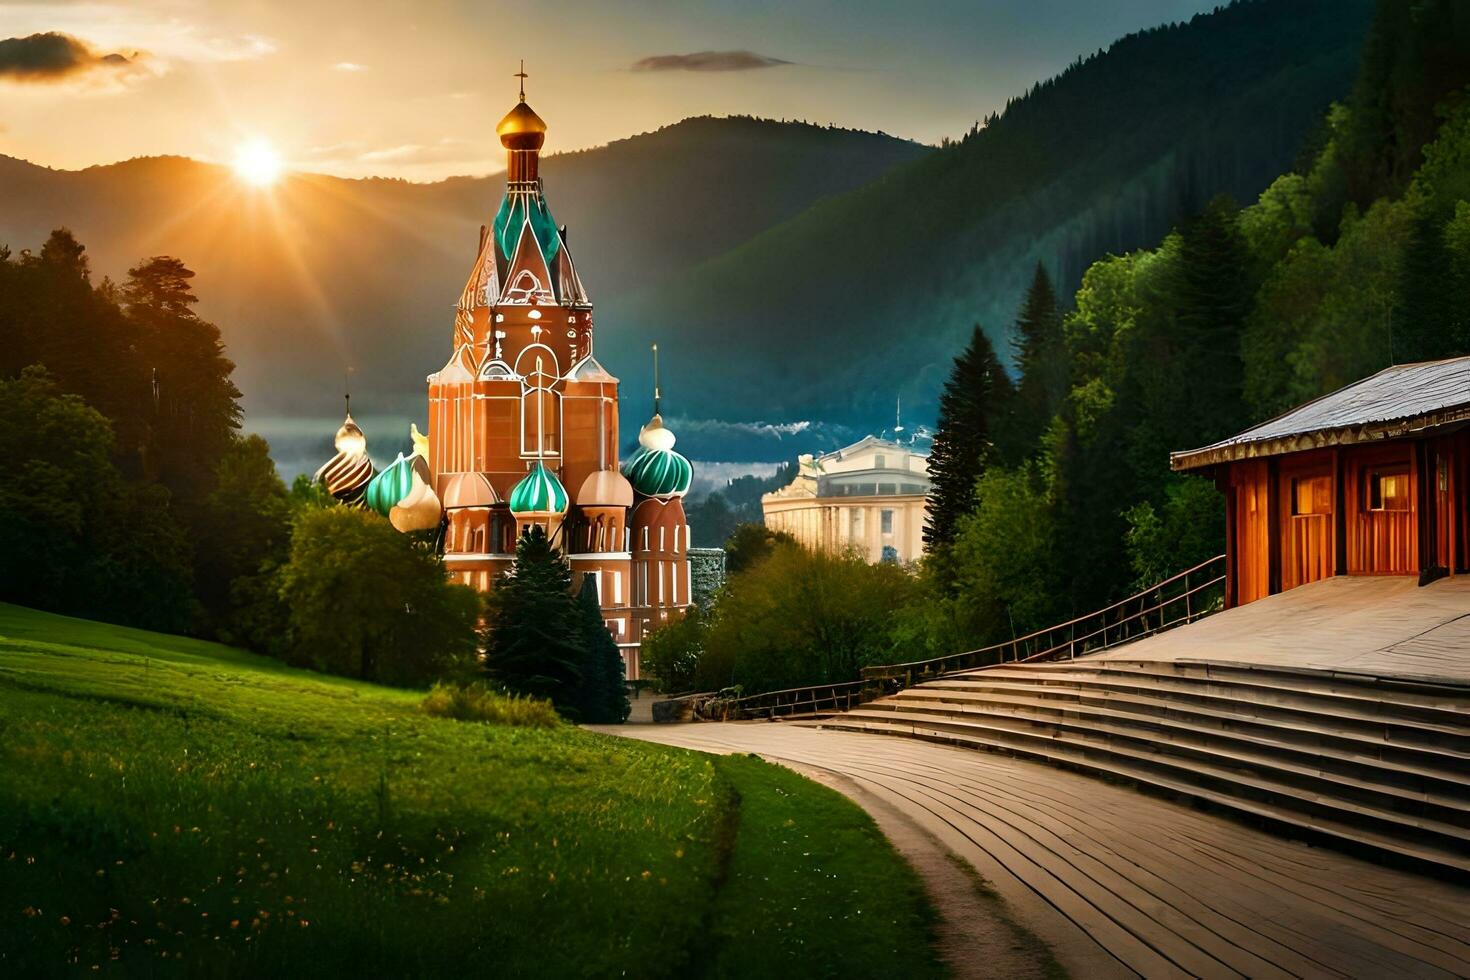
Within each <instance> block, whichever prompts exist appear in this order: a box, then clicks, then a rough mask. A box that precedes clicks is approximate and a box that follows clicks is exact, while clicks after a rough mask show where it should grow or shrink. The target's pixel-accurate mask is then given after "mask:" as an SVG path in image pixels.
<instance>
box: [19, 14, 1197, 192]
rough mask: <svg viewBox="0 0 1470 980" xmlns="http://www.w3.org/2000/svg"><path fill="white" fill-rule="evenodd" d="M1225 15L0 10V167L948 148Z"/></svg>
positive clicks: (444, 172) (480, 168) (452, 168)
mask: <svg viewBox="0 0 1470 980" xmlns="http://www.w3.org/2000/svg"><path fill="white" fill-rule="evenodd" d="M1217 3H1218V0H969V2H964V0H908V2H904V3H895V2H892V0H775V2H771V0H711V2H705V3H697V4H696V3H692V2H672V0H629V2H621V0H600V2H599V0H539V2H538V0H519V2H514V3H509V2H502V0H114V2H109V0H78V2H72V0H0V153H3V154H7V155H10V156H15V157H20V158H22V159H26V160H30V161H32V162H34V163H39V164H43V165H47V166H52V167H60V168H65V169H77V168H81V167H86V166H90V165H93V164H98V163H110V162H113V161H117V160H122V159H128V158H130V157H135V156H151V155H158V154H178V155H183V156H189V157H194V158H196V159H202V160H212V161H218V162H229V161H231V160H232V159H234V158H235V157H236V155H237V154H238V152H239V148H240V147H241V146H243V145H251V146H259V145H261V144H262V143H263V144H265V145H267V146H269V147H272V148H274V151H275V152H276V153H278V154H279V156H280V157H281V158H282V159H283V160H284V162H285V164H286V166H288V167H289V168H291V169H299V170H306V171H312V172H318V173H330V174H336V175H339V176H346V177H361V176H384V177H399V178H404V179H408V180H437V179H440V178H443V177H446V176H450V175H454V174H476V175H478V174H486V173H492V172H495V171H498V170H501V169H503V167H504V163H503V159H504V157H503V151H502V150H501V148H500V145H499V142H498V141H497V140H496V138H495V132H494V128H495V123H496V122H497V121H498V120H499V118H500V117H501V115H503V114H504V112H505V111H506V110H507V109H509V108H510V106H511V105H512V104H513V102H514V100H515V95H516V82H517V80H516V79H515V78H513V77H512V75H513V74H514V73H515V72H516V70H517V66H518V63H519V59H522V58H524V59H525V63H526V71H527V73H528V74H529V76H530V77H529V78H528V79H527V81H526V90H527V98H528V101H529V102H530V103H531V104H532V105H533V106H534V107H535V108H536V110H537V112H538V113H539V114H540V115H541V116H542V117H543V118H545V119H546V120H547V121H548V123H549V125H550V131H549V133H548V139H547V150H548V151H549V152H555V151H558V150H572V149H581V148H584V147H588V146H596V145H599V144H602V143H606V142H608V141H610V140H615V139H619V138H622V137H626V136H631V135H634V134H636V133H640V132H647V131H649V130H653V129H656V128H658V127H659V126H663V125H666V124H669V123H673V122H677V121H678V120H680V119H683V118H686V117H688V116H694V115H707V114H713V115H725V114H737V113H740V114H749V115H757V116H766V117H771V118H778V119H782V118H784V119H804V120H808V121H811V122H817V123H824V124H825V123H834V124H837V125H840V126H847V127H853V128H860V129H868V130H881V131H884V132H887V133H891V134H893V135H896V136H902V137H907V138H910V139H914V140H919V141H921V142H926V143H937V142H938V141H939V140H940V139H941V138H943V137H945V136H956V135H959V134H960V133H963V132H964V131H965V130H966V129H968V128H969V127H970V126H971V125H972V124H973V123H974V122H975V121H976V120H977V119H980V118H982V117H984V116H985V115H986V114H988V113H989V112H991V111H993V110H998V109H1000V108H1002V107H1003V106H1004V104H1005V101H1006V99H1007V98H1008V97H1011V96H1013V95H1018V94H1020V93H1022V92H1024V91H1025V90H1026V88H1028V87H1029V86H1030V85H1031V84H1032V83H1033V82H1036V81H1039V80H1041V79H1044V78H1047V77H1049V76H1051V75H1054V74H1056V73H1057V72H1059V71H1061V70H1062V69H1063V68H1065V67H1066V66H1067V64H1068V63H1070V62H1071V61H1072V60H1074V59H1075V58H1076V57H1077V56H1079V55H1081V54H1085V53H1090V52H1093V51H1096V50H1097V49H1098V48H1101V47H1105V46H1106V45H1107V44H1108V43H1110V42H1111V41H1113V40H1115V39H1116V38H1118V37H1121V36H1122V35H1124V34H1127V33H1130V32H1132V31H1136V30H1139V29H1142V28H1146V27H1151V26H1155V25H1157V24H1161V23H1164V22H1167V21H1173V20H1182V19H1187V18H1189V17H1191V16H1193V15H1194V14H1196V13H1200V12H1202V11H1205V10H1208V9H1210V8H1212V7H1214V6H1216V4H1217Z"/></svg>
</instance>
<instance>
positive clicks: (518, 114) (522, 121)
mask: <svg viewBox="0 0 1470 980" xmlns="http://www.w3.org/2000/svg"><path fill="white" fill-rule="evenodd" d="M495 135H496V136H499V137H500V145H501V146H503V147H505V148H506V149H507V150H539V149H541V144H542V143H545V142H546V121H545V120H544V119H542V118H541V117H540V116H538V115H536V110H535V109H532V108H531V107H530V106H528V105H526V99H525V96H524V95H523V96H521V101H519V102H517V103H516V104H515V108H513V109H511V110H510V111H509V112H507V113H506V114H505V118H503V119H501V120H500V122H498V123H496V124H495Z"/></svg>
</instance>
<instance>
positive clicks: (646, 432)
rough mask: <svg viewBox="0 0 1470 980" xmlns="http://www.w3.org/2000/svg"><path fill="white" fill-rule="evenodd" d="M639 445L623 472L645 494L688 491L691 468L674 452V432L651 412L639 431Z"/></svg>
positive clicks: (672, 495)
mask: <svg viewBox="0 0 1470 980" xmlns="http://www.w3.org/2000/svg"><path fill="white" fill-rule="evenodd" d="M638 445H639V449H638V451H637V452H636V453H634V454H633V456H632V458H631V459H629V460H628V461H627V462H626V463H624V464H623V475H624V476H626V477H627V478H628V480H629V481H630V482H632V484H633V489H634V490H637V491H638V492H639V493H641V494H643V495H644V496H645V497H682V496H684V494H686V493H688V492H689V483H690V481H691V480H693V478H694V469H693V467H691V466H690V465H689V460H687V459H685V458H684V457H683V456H681V455H679V454H678V453H676V452H674V433H673V432H671V431H669V430H668V429H666V428H664V420H663V417H662V416H660V415H658V414H657V413H655V414H654V416H653V418H651V419H649V420H648V424H647V425H645V426H644V427H643V429H642V430H641V431H640V432H639V433H638Z"/></svg>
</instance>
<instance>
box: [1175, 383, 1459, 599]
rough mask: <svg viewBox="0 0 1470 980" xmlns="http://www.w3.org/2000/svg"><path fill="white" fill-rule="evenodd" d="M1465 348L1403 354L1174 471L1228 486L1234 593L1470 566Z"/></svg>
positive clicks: (1180, 456) (1188, 457) (1192, 453)
mask: <svg viewBox="0 0 1470 980" xmlns="http://www.w3.org/2000/svg"><path fill="white" fill-rule="evenodd" d="M1467 422H1470V357H1458V358H1452V359H1450V360H1444V361H1431V362H1425V363H1420V364H1400V365H1395V366H1394V367H1390V368H1386V369H1384V370H1383V371H1380V372H1379V373H1377V374H1375V375H1373V376H1372V377H1370V378H1365V379H1364V380H1362V381H1359V382H1357V383H1355V384H1351V385H1348V386H1347V387H1346V388H1343V389H1341V390H1339V391H1335V392H1333V393H1332V394H1330V395H1324V396H1323V397H1321V398H1318V399H1317V400H1315V401H1311V402H1308V403H1307V404H1305V405H1302V406H1301V407H1299V408H1295V409H1293V410H1291V411H1290V412H1287V413H1286V414H1284V415H1281V416H1279V417H1277V418H1275V419H1272V420H1271V421H1269V422H1263V423H1262V424H1260V425H1257V426H1255V427H1254V428H1251V429H1247V430H1246V431H1244V432H1242V433H1240V434H1239V435H1235V436H1231V437H1230V438H1229V439H1225V440H1222V441H1221V442H1217V443H1215V444H1214V445H1211V446H1205V447H1203V448H1201V449H1192V450H1188V451H1185V452H1177V453H1173V454H1172V455H1171V456H1170V464H1171V466H1172V467H1173V469H1175V470H1176V471H1187V472H1193V473H1196V474H1199V475H1207V476H1208V475H1212V476H1213V477H1214V479H1215V484H1216V486H1218V487H1219V488H1220V490H1221V491H1222V492H1223V493H1224V494H1225V517H1226V539H1227V540H1226V554H1227V556H1228V570H1227V579H1226V582H1227V585H1226V605H1229V606H1237V605H1243V604H1244V603H1247V602H1251V601H1254V600H1256V599H1260V598H1262V597H1263V596H1267V595H1270V594H1273V593H1276V592H1282V591H1285V590H1286V589H1292V588H1296V587H1297V586H1299V585H1305V584H1307V583H1308V582H1315V581H1317V580H1318V579H1323V578H1327V577H1328V576H1332V575H1413V576H1416V577H1417V578H1418V579H1419V582H1420V584H1421V585H1422V584H1424V583H1425V582H1428V581H1430V580H1432V579H1435V578H1438V577H1440V576H1442V575H1452V574H1455V573H1458V572H1463V571H1465V570H1466V568H1467V566H1470V520H1467V515H1466V502H1467V493H1466V489H1467V487H1470V427H1467Z"/></svg>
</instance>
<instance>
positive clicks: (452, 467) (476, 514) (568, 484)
mask: <svg viewBox="0 0 1470 980" xmlns="http://www.w3.org/2000/svg"><path fill="white" fill-rule="evenodd" d="M521 77H522V80H523V82H522V88H521V95H520V101H519V102H518V103H517V104H516V105H515V106H514V107H513V108H512V109H511V110H510V112H508V113H507V114H506V115H505V118H503V119H501V120H500V123H499V124H498V125H497V126H496V133H497V135H498V136H499V137H500V142H501V144H502V145H503V146H504V147H505V150H506V155H507V161H506V163H507V167H506V185H505V196H504V198H503V199H502V200H501V202H500V206H499V209H498V210H497V211H496V212H495V215H494V218H493V219H492V220H491V222H490V224H488V225H483V226H481V229H480V240H479V243H478V248H477V252H476V255H475V259H474V264H473V265H472V266H471V268H470V274H469V278H468V281H467V282H466V283H465V287H464V290H463V292H462V293H461V294H460V297H459V302H458V305H457V306H456V308H455V315H454V329H453V337H452V342H451V345H450V348H451V349H450V356H449V360H448V362H447V363H446V364H445V365H444V366H443V367H442V368H440V369H439V370H438V371H436V372H434V373H433V374H430V375H429V376H428V379H427V380H428V428H429V431H428V435H427V437H424V436H421V435H419V434H418V433H417V431H415V433H414V436H415V439H414V442H415V449H414V452H413V454H412V455H411V456H409V457H403V456H400V457H399V458H398V460H397V461H396V462H394V463H393V464H392V465H391V466H389V467H387V468H386V469H384V470H383V472H382V473H379V474H377V475H375V476H373V475H372V469H371V463H367V462H366V455H365V440H364V438H363V435H362V432H361V430H360V429H358V428H357V426H356V425H355V424H354V423H353V422H352V419H351V416H350V415H349V416H348V419H347V421H346V422H345V423H344V426H343V429H342V430H341V431H339V433H338V450H339V452H338V456H337V457H334V459H333V460H332V461H330V462H329V463H328V464H327V465H326V466H324V467H323V468H322V471H321V472H320V473H319V474H318V476H319V479H321V480H322V481H323V482H324V483H326V484H327V487H328V489H329V490H330V491H331V492H333V494H334V495H335V496H337V497H338V498H339V499H342V500H361V501H362V502H363V503H365V504H366V505H367V506H370V507H372V508H373V509H375V510H377V511H379V513H382V514H383V516H385V517H387V518H388V519H389V520H390V521H392V522H393V524H394V526H395V527H397V528H398V529H399V530H402V531H413V530H431V529H433V528H434V527H438V528H439V531H440V538H441V540H442V548H443V556H444V563H445V566H446V567H447V569H448V571H449V574H450V576H451V577H452V578H453V579H455V580H456V581H459V582H463V583H465V584H468V585H471V586H474V587H475V588H477V589H480V590H482V591H489V590H491V589H492V588H493V587H494V583H495V580H496V577H497V576H499V575H501V574H503V573H505V572H509V571H511V570H512V568H513V565H514V559H515V549H516V541H517V539H518V538H519V537H520V535H522V534H524V533H526V532H527V531H529V530H530V529H531V528H532V527H540V528H541V529H542V530H544V531H545V532H546V534H547V536H548V537H549V538H550V540H551V542H552V543H553V545H555V546H556V547H558V548H559V549H560V550H561V551H562V552H563V553H564V554H565V555H566V557H567V559H568V561H569V563H570V565H571V568H572V573H573V579H574V584H575V586H576V587H578V588H580V583H581V582H582V581H583V580H584V579H585V578H586V577H587V576H591V577H592V579H593V580H594V581H595V583H596V585H597V590H598V596H599V598H600V599H601V603H602V609H603V617H604V620H605V621H606V623H607V627H608V630H609V631H610V632H611V633H612V635H613V638H614V639H615V641H616V642H617V644H618V647H619V649H620V650H621V651H622V653H623V658H624V664H625V666H626V671H627V678H628V679H629V680H637V679H639V675H640V671H639V662H638V652H639V648H640V646H641V643H642V639H643V636H644V635H645V633H647V632H649V631H650V630H652V629H653V628H655V627H656V626H657V625H658V624H659V623H661V622H663V621H664V620H666V619H667V618H669V616H671V615H678V614H681V613H682V612H683V611H684V610H686V609H687V608H688V607H689V606H690V604H691V601H692V600H691V598H690V586H691V582H690V574H689V547H690V543H691V542H690V534H689V525H688V523H687V521H686V519H685V516H684V505H683V500H682V498H683V497H684V495H685V494H686V493H687V492H688V490H689V485H690V480H691V478H692V470H691V468H690V465H689V461H688V460H687V459H685V458H684V457H683V456H682V455H680V454H679V453H677V452H675V451H674V441H675V439H674V433H673V432H671V431H670V430H669V429H668V427H667V426H665V425H664V422H663V418H662V416H661V415H660V414H659V393H658V388H657V382H655V388H654V398H653V415H652V418H650V419H649V421H648V423H647V424H646V425H644V426H643V427H642V429H641V431H640V432H639V436H638V448H637V450H635V451H634V453H633V455H632V456H631V457H630V458H629V459H628V460H627V461H626V462H624V463H623V464H622V465H621V466H620V465H619V458H618V451H619V436H618V379H617V378H615V377H614V376H613V375H611V374H610V373H608V371H607V369H606V368H604V367H603V366H602V365H601V364H600V363H598V361H597V359H596V357H595V356H594V355H593V349H594V343H593V316H592V302H591V300H590V299H589V298H588V296H587V290H586V289H585V287H584V286H583V285H582V280H581V279H580V277H579V276H578V275H577V268H576V265H575V264H574V263H573V261H572V256H571V253H570V251H569V250H568V249H567V243H566V228H565V226H558V225H557V223H556V221H555V220H554V219H553V218H552V215H551V210H550V208H549V207H548V206H547V201H546V197H545V195H544V194H543V191H542V185H541V177H540V174H539V165H540V154H541V147H542V145H543V143H544V142H545V139H546V123H545V122H543V121H542V119H541V117H540V116H538V115H537V114H536V113H535V112H534V111H533V110H532V109H531V107H530V105H528V104H527V103H526V96H525V88H524V74H522V76H521ZM654 356H655V358H656V357H657V349H656V348H655V351H654ZM655 363H656V362H655ZM359 457H361V458H360V459H359ZM364 463H366V466H367V468H366V469H364V468H363V464H364Z"/></svg>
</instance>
